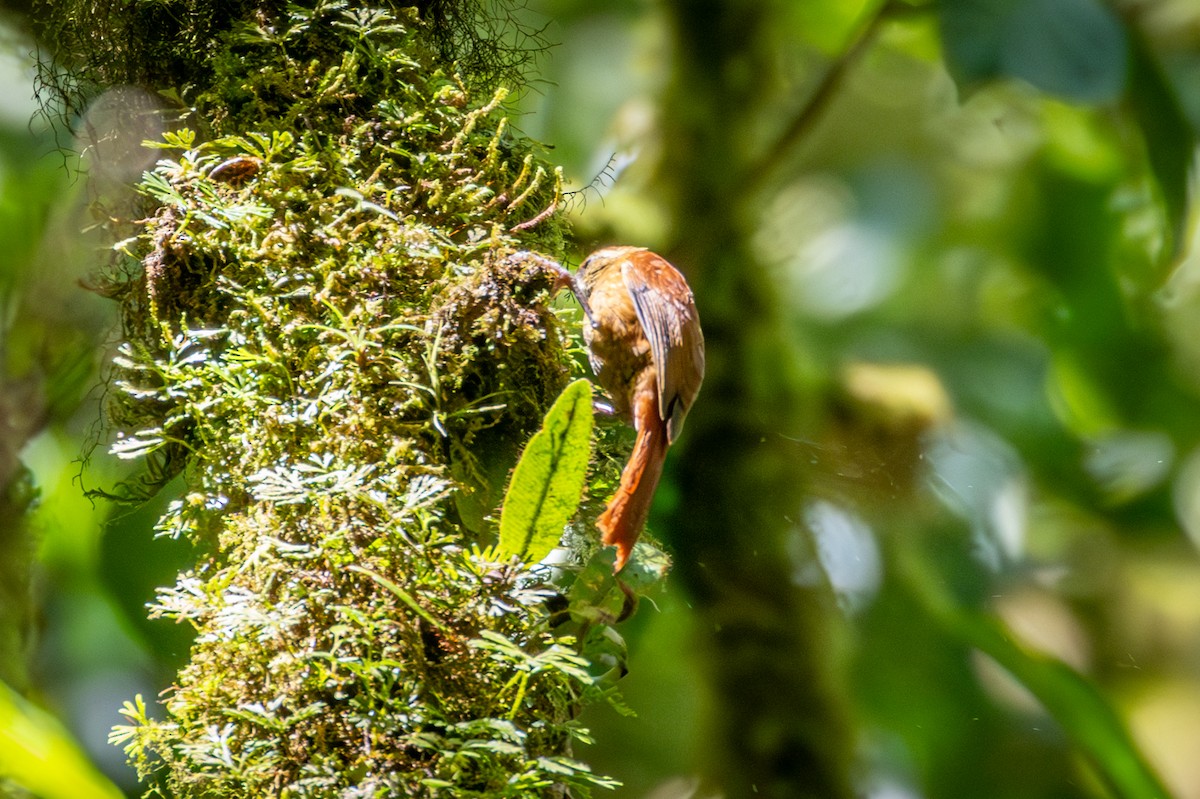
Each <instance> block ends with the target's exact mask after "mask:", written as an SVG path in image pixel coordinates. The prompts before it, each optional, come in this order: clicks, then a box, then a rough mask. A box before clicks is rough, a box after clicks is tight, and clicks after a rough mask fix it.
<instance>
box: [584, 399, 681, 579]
mask: <svg viewBox="0 0 1200 799" xmlns="http://www.w3.org/2000/svg"><path fill="white" fill-rule="evenodd" d="M647 399H648V400H650V401H649V402H643V403H639V408H638V415H639V417H640V418H639V420H638V421H639V424H638V433H637V440H636V441H635V442H634V445H633V453H632V454H631V455H630V456H629V463H627V464H625V468H624V470H622V472H621V483H620V485H619V486H617V493H616V494H614V495H613V498H612V499H610V500H609V501H608V507H606V508H605V509H604V513H602V514H600V518H599V519H598V520H597V521H596V526H597V527H599V528H600V532H601V534H602V535H601V539H600V540H601V541H602V542H603V543H604V544H605V545H606V546H615V547H616V548H617V562H616V570H617V571H620V570H621V569H622V568H624V566H625V562H626V561H627V560H629V555H630V553H631V552H632V551H633V545H634V544H635V543H636V542H637V539H638V535H640V534H641V532H642V528H643V527H644V526H645V525H646V518H647V517H648V516H649V515H650V503H651V502H652V501H653V500H654V489H655V488H656V487H657V486H658V479H659V478H660V477H661V476H662V467H663V461H664V460H665V459H666V457H667V426H666V425H665V424H664V423H663V421H662V420H661V419H659V418H658V409H657V407H655V404H654V402H653V397H647Z"/></svg>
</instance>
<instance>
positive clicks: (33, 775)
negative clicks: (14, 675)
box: [0, 683, 123, 799]
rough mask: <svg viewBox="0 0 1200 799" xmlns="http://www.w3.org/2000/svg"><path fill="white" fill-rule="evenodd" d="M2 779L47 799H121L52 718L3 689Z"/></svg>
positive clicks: (0, 720) (0, 707) (0, 722)
mask: <svg viewBox="0 0 1200 799" xmlns="http://www.w3.org/2000/svg"><path fill="white" fill-rule="evenodd" d="M0 778H4V779H9V780H12V781H13V782H15V783H16V784H17V785H20V786H21V787H23V788H25V789H26V790H28V791H30V792H31V793H34V794H36V795H37V796H40V797H44V798H45V799H57V798H58V797H62V799H121V797H122V796H123V794H122V793H121V792H120V791H119V790H118V789H117V787H116V786H115V785H113V784H112V783H111V782H109V781H108V780H107V779H105V777H104V775H102V774H101V773H100V772H99V771H98V770H97V769H96V767H95V766H93V765H92V764H91V763H90V762H89V761H88V759H87V757H85V756H84V754H83V752H81V751H80V749H79V747H78V746H77V745H76V744H75V742H74V741H73V740H71V736H70V735H68V734H67V731H66V730H64V729H63V728H62V726H61V725H60V724H59V723H58V722H57V721H56V720H55V719H54V718H53V717H52V716H50V715H49V714H48V713H46V712H45V711H42V710H39V709H38V708H36V707H34V706H33V705H31V704H29V703H28V702H26V701H25V700H24V699H22V698H21V696H20V695H19V694H17V693H16V692H15V691H13V690H12V689H11V688H9V687H8V686H7V685H5V684H4V683H0Z"/></svg>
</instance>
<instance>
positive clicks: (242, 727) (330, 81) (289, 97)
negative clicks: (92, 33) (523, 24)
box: [75, 2, 612, 797]
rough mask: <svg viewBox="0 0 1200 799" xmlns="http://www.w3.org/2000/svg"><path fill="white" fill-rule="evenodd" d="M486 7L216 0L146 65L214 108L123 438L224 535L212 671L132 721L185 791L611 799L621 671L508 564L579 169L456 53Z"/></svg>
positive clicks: (555, 329)
mask: <svg viewBox="0 0 1200 799" xmlns="http://www.w3.org/2000/svg"><path fill="white" fill-rule="evenodd" d="M464 5H466V6H467V8H466V9H465V10H464V9H463V8H460V7H455V6H451V5H450V4H440V5H439V8H440V9H441V13H440V14H439V15H434V18H433V22H431V21H430V19H429V18H427V19H422V18H421V17H420V15H419V14H418V11H417V10H416V9H411V8H403V7H400V6H399V5H395V4H388V3H380V4H377V5H374V6H354V7H348V6H345V5H343V4H338V3H325V2H316V3H309V4H304V3H302V4H288V5H287V6H286V7H285V6H284V5H282V4H265V5H262V6H249V5H246V4H240V5H236V6H234V7H230V8H226V7H224V6H222V7H220V8H218V7H216V6H212V7H207V6H205V7H201V6H200V5H193V6H189V7H188V9H187V10H188V11H189V12H190V13H191V14H192V15H193V17H194V19H193V21H192V23H190V27H189V23H188V22H187V19H188V18H187V17H183V18H181V19H182V20H183V21H182V22H180V20H178V19H177V20H176V22H177V23H180V24H181V25H182V26H183V28H182V29H178V30H175V29H172V30H175V34H176V35H174V38H168V39H166V40H164V41H158V44H159V45H160V46H162V47H166V48H167V49H168V50H169V51H170V53H171V55H172V58H173V59H176V60H177V61H178V62H179V64H180V66H179V67H178V70H177V71H174V69H175V68H174V67H172V66H171V64H172V63H174V62H170V61H168V62H164V63H156V64H154V65H150V66H146V67H144V68H142V67H138V66H137V61H138V58H139V54H138V53H137V52H124V51H123V52H122V57H123V58H124V59H125V60H126V63H125V67H124V68H123V70H124V72H125V73H127V74H129V75H132V76H134V77H137V78H139V79H141V81H142V84H143V85H142V87H143V88H145V89H148V90H155V91H159V92H163V91H166V90H168V89H170V90H171V91H170V93H171V94H172V95H173V96H175V97H176V98H177V99H179V100H180V101H181V106H180V108H179V109H177V110H178V114H179V121H178V122H177V123H176V124H174V125H173V126H172V130H171V131H170V132H168V133H167V134H166V135H165V136H164V138H163V140H162V141H161V142H156V143H151V146H153V147H158V148H160V149H161V150H162V157H163V158H162V160H161V161H159V163H158V165H157V167H156V168H155V169H154V170H153V171H152V172H150V173H148V174H147V175H146V177H145V179H144V180H143V181H142V183H141V185H140V187H139V188H140V190H141V192H142V194H143V195H144V196H145V197H146V198H147V208H146V209H145V210H144V211H143V216H142V220H143V221H141V222H139V223H138V224H137V229H136V230H135V231H134V235H132V236H131V237H129V238H127V239H125V240H124V242H123V243H122V244H121V245H120V248H119V252H120V254H121V260H120V261H119V262H118V264H117V265H116V268H114V269H113V270H111V273H110V275H109V277H108V280H107V284H106V285H105V286H104V290H105V291H106V292H107V293H109V294H110V295H112V296H113V297H114V298H116V299H117V300H119V302H120V303H121V309H122V321H123V329H124V333H125V340H124V341H123V343H122V344H121V346H120V354H119V356H118V358H117V359H116V361H115V369H114V384H113V390H112V391H111V392H110V395H109V396H110V401H109V403H108V416H109V420H110V422H111V423H112V425H113V426H114V427H115V429H116V430H117V431H118V437H117V439H116V442H115V444H114V445H113V451H114V452H116V453H117V454H118V455H120V456H122V457H127V458H144V459H147V460H148V462H149V464H150V468H149V469H148V471H147V483H148V485H149V487H150V488H154V487H156V486H157V485H161V484H162V483H163V482H165V481H166V480H168V479H170V478H171V477H173V476H175V475H177V474H180V473H182V474H183V477H184V480H185V484H186V487H187V488H186V494H185V495H184V496H183V497H182V498H180V499H179V500H177V501H175V502H173V503H172V504H171V505H170V507H169V509H168V511H167V513H166V515H165V516H164V517H163V518H162V520H161V522H160V525H159V528H160V530H161V532H162V534H165V535H170V536H176V537H186V538H188V539H190V540H192V541H193V542H195V543H196V545H197V551H198V560H197V562H196V564H195V566H194V567H193V568H191V569H189V570H188V571H186V572H185V573H183V574H181V575H180V576H179V579H178V581H177V583H176V585H174V586H173V587H170V588H166V589H163V590H162V591H161V592H160V595H159V598H158V602H157V604H156V605H155V606H154V607H153V611H152V612H153V614H155V615H158V616H163V617H166V618H171V619H176V620H179V621H184V622H187V623H190V624H191V625H193V626H194V627H195V629H196V633H197V637H196V639H195V643H194V645H193V648H192V652H191V659H190V662H189V663H188V664H187V665H186V666H185V667H184V668H183V669H182V670H181V671H180V673H179V675H178V678H177V680H176V683H175V685H174V686H172V688H171V689H170V690H169V691H168V692H167V693H166V695H165V697H164V700H163V707H164V709H165V716H163V715H161V714H157V713H154V712H151V711H150V710H148V709H147V708H146V707H145V706H144V704H143V702H142V700H141V699H140V698H139V699H137V700H136V701H134V702H131V703H129V704H128V705H127V707H126V709H125V715H126V716H127V717H128V718H129V721H130V723H129V724H128V725H124V726H122V727H120V728H118V729H117V730H116V731H115V732H114V736H113V737H114V740H115V741H116V742H119V743H122V744H124V745H125V747H126V750H127V752H128V753H129V755H130V757H131V759H132V760H133V762H134V763H135V764H136V765H137V766H138V768H139V770H140V772H141V773H142V774H143V776H145V777H147V778H154V779H157V780H160V781H163V782H165V785H166V787H167V789H168V790H169V791H170V792H171V794H172V795H175V796H181V797H183V796H284V795H286V796H347V795H363V796H397V797H401V796H403V797H416V796H435V795H446V796H531V795H561V794H562V793H563V792H564V790H566V789H567V788H568V787H569V788H570V789H571V790H572V791H574V792H575V793H576V794H586V793H587V792H588V790H589V789H590V788H591V787H595V786H598V785H599V786H607V785H611V784H612V783H611V781H609V780H606V779H605V778H602V777H599V776H597V775H594V774H592V773H591V772H590V770H589V769H588V768H587V766H586V765H585V764H583V763H580V762H578V761H576V760H574V759H572V758H571V744H572V741H573V740H576V739H579V738H583V737H586V731H584V730H582V729H581V728H579V727H578V726H577V725H576V724H575V723H574V721H573V718H574V715H575V713H576V712H577V710H578V707H579V706H580V704H581V703H583V702H586V701H589V700H591V699H595V698H599V697H602V696H605V695H608V694H609V692H610V687H609V686H607V685H606V683H605V679H606V678H602V677H595V676H593V671H595V672H596V673H602V672H604V671H607V670H608V666H603V667H599V668H597V669H594V670H592V671H590V670H589V669H590V667H591V665H592V664H591V662H590V661H589V660H588V658H587V656H586V655H587V646H586V640H580V638H582V636H580V637H579V638H577V637H574V636H571V635H567V634H564V629H565V628H564V626H563V625H561V624H560V625H558V626H557V627H555V628H552V627H551V615H550V613H549V611H548V610H547V609H546V607H545V599H546V596H547V595H548V594H550V593H552V592H553V589H554V588H555V587H557V588H558V589H560V590H565V588H564V586H562V585H561V584H560V585H558V586H548V585H545V584H544V582H543V580H544V574H542V575H541V576H539V574H534V573H530V572H529V571H527V570H526V569H525V567H523V566H521V565H520V564H515V563H497V562H494V558H493V557H491V556H489V554H488V552H489V551H488V549H487V548H486V544H488V543H489V542H490V540H491V539H490V536H491V534H492V532H493V528H492V524H493V523H492V521H491V519H490V517H489V513H490V512H491V511H493V510H494V509H495V506H496V502H497V500H498V491H497V489H498V487H500V486H502V483H503V479H504V476H505V475H506V473H507V471H508V469H509V468H510V467H511V465H512V463H513V462H514V461H515V459H516V455H517V452H518V450H519V447H520V445H521V443H522V442H523V441H524V440H525V439H527V438H528V437H529V435H530V434H531V433H532V432H533V431H534V430H535V429H536V428H537V425H538V423H539V422H540V420H541V417H542V414H543V413H544V412H545V409H546V408H547V407H548V406H549V404H550V403H551V402H552V401H553V399H554V398H555V397H556V396H557V394H558V392H559V391H560V390H561V389H562V387H563V386H564V385H565V384H566V381H567V378H568V376H569V371H570V366H569V365H570V364H571V359H570V358H568V357H567V355H566V352H565V346H564V337H563V334H562V328H561V325H560V324H559V322H558V320H557V317H556V316H555V313H554V312H553V311H551V310H550V309H549V308H548V307H547V302H548V292H549V289H550V286H551V279H550V277H549V276H548V275H547V274H546V272H545V270H544V268H543V267H540V266H539V265H538V264H539V262H538V261H537V260H536V259H529V258H523V257H521V256H519V255H514V253H516V252H517V251H518V250H520V249H525V248H528V249H536V250H540V251H542V252H548V253H551V254H557V253H558V251H559V250H560V249H561V247H562V242H563V233H564V230H563V223H562V222H561V221H560V219H559V218H558V217H557V216H556V214H555V209H556V208H557V206H558V203H559V199H560V194H559V191H560V181H559V178H558V175H557V172H556V170H555V169H554V168H552V167H551V166H550V165H548V164H546V163H545V162H544V161H543V160H542V159H541V157H540V156H539V154H538V151H537V146H536V145H535V144H534V143H532V142H529V141H526V140H523V139H521V138H520V137H518V136H515V135H513V134H511V133H510V132H509V129H508V126H507V121H506V120H505V118H504V116H503V112H502V102H503V99H504V90H503V89H500V88H492V87H489V86H488V83H489V79H488V76H486V75H484V76H481V75H479V74H471V75H466V76H461V75H459V74H456V73H455V72H454V71H453V66H452V64H450V63H448V62H447V61H446V58H445V56H446V47H447V45H446V41H447V40H446V39H445V37H444V36H443V37H441V38H439V37H438V36H437V35H436V33H437V31H436V30H435V29H433V28H431V27H430V26H431V24H435V23H437V22H438V21H439V20H440V21H441V22H443V23H444V22H445V20H446V19H447V15H448V14H451V12H453V13H456V14H459V15H460V16H461V15H462V14H469V13H473V12H474V11H473V10H474V8H475V7H474V5H473V4H469V3H468V4H464ZM443 6H444V8H443ZM155 8H158V6H157V5H156V6H155ZM138 9H141V6H129V7H124V6H122V7H119V8H116V9H114V10H111V14H112V15H113V16H109V17H105V18H104V22H103V24H101V27H104V26H105V25H107V27H108V28H110V29H111V30H126V29H128V28H129V25H130V24H131V21H130V18H128V17H127V16H125V15H127V14H133V13H142V12H139V11H138ZM175 10H177V11H182V10H183V9H182V6H180V7H179V8H176V9H175ZM222 10H225V11H230V12H232V13H233V14H234V15H235V16H234V17H233V19H231V20H228V21H223V22H222V23H221V24H220V25H217V24H216V23H215V22H213V20H212V19H210V18H209V17H207V16H205V15H210V14H215V13H217V12H219V11H222ZM427 10H428V9H427ZM451 16H452V14H451ZM75 40H76V41H85V40H86V37H82V36H78V35H77V36H76V38H75ZM449 41H451V42H453V37H451V38H450V40H449ZM484 45H486V43H484V44H483V45H480V46H484ZM499 46H500V45H498V44H497V45H496V47H497V48H499ZM150 49H151V50H153V48H150ZM76 55H79V54H78V53H77V54H76ZM82 55H84V56H87V55H88V53H87V52H84V53H82ZM93 55H94V53H93ZM474 55H475V56H476V57H479V56H480V53H475V54H474ZM85 61H86V59H85ZM482 63H484V64H485V66H486V65H487V64H495V63H496V61H495V60H494V59H492V60H488V59H484V62H482ZM501 63H503V61H501ZM105 69H106V67H104V66H103V65H96V64H94V63H93V65H92V68H91V70H90V72H89V71H88V70H87V69H86V68H85V69H84V70H83V73H82V74H84V75H86V76H89V77H90V78H91V79H93V80H94V81H95V82H97V83H103V82H104V81H105V80H108V79H111V77H112V75H111V74H107V73H106V72H105ZM481 87H483V88H481ZM584 601H590V600H588V599H586V598H585V599H584ZM556 622H557V620H556ZM567 626H568V627H569V625H567ZM591 632H593V633H594V632H595V631H594V630H591ZM610 648H611V647H610Z"/></svg>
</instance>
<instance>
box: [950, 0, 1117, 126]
mask: <svg viewBox="0 0 1200 799" xmlns="http://www.w3.org/2000/svg"><path fill="white" fill-rule="evenodd" d="M937 9H938V18H939V22H940V25H941V31H942V41H943V44H944V46H945V50H946V63H947V66H948V67H949V69H950V72H951V74H952V75H953V76H954V78H955V80H956V81H958V82H959V83H960V84H961V85H964V86H966V87H970V86H971V85H973V84H977V83H980V82H983V81H987V80H991V79H993V78H1000V77H1010V78H1019V79H1021V80H1025V81H1028V82H1029V83H1031V84H1033V85H1034V86H1036V87H1037V88H1039V89H1041V90H1042V91H1045V92H1048V93H1050V94H1054V95H1058V96H1060V97H1064V98H1066V99H1069V100H1075V101H1078V102H1084V103H1107V102H1111V101H1113V100H1115V99H1117V97H1118V96H1119V95H1120V94H1121V91H1122V90H1123V89H1124V87H1125V77H1126V75H1125V73H1126V60H1127V53H1126V37H1125V28H1124V27H1123V26H1122V25H1121V22H1120V20H1119V19H1117V17H1116V16H1115V15H1114V14H1113V12H1112V11H1110V10H1109V9H1108V8H1105V6H1104V5H1103V4H1101V3H1100V2H1098V0H952V1H951V2H943V3H938V4H937Z"/></svg>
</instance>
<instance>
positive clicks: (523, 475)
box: [500, 380, 592, 563]
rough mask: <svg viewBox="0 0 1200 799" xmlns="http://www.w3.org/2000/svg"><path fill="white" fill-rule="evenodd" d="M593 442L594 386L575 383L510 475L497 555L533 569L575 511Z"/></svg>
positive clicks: (530, 443) (547, 418)
mask: <svg viewBox="0 0 1200 799" xmlns="http://www.w3.org/2000/svg"><path fill="white" fill-rule="evenodd" d="M591 438H592V385H591V383H589V382H588V381H586V380H576V381H575V382H574V383H572V384H571V385H569V386H567V387H566V389H564V390H563V393H562V394H561V395H560V396H559V398H558V399H557V400H555V402H554V407H552V408H551V409H550V412H549V413H547V414H546V419H545V421H543V422H542V429H541V430H539V431H538V432H537V433H535V434H534V436H533V438H531V439H529V443H528V444H526V445H525V451H524V452H522V453H521V459H520V460H519V461H517V467H516V469H514V470H513V475H512V480H511V481H509V484H508V491H507V493H505V495H504V505H503V507H502V508H501V511H500V555H501V557H510V556H512V555H517V556H519V557H520V558H521V559H522V560H524V561H525V562H526V563H536V562H537V561H539V560H541V559H542V558H544V557H546V555H548V554H550V550H552V549H554V547H555V546H557V545H558V541H559V539H560V538H561V537H562V531H563V527H564V526H565V525H566V524H567V522H569V521H570V520H571V517H572V516H573V515H574V514H575V509H576V508H578V507H579V498H580V497H581V496H583V484H584V480H585V478H586V476H587V464H588V456H589V452H590V449H589V446H588V445H589V442H590V441H591Z"/></svg>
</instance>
